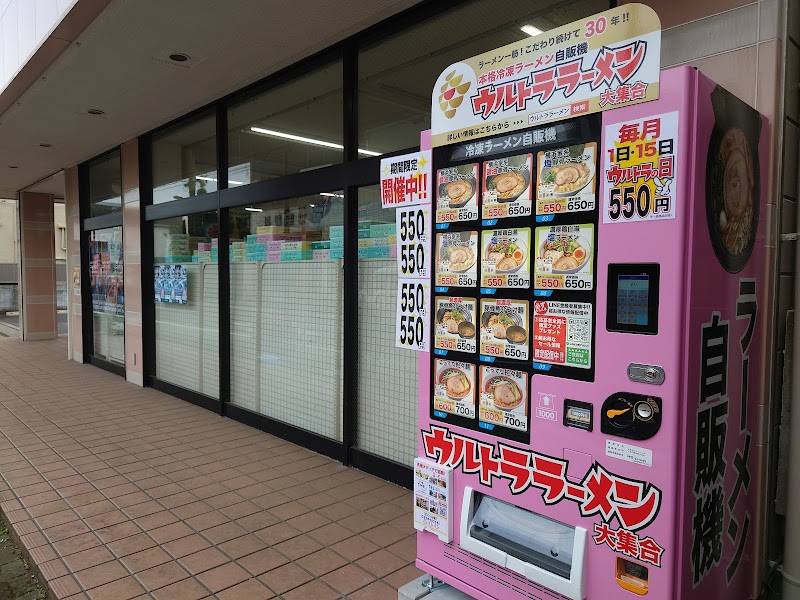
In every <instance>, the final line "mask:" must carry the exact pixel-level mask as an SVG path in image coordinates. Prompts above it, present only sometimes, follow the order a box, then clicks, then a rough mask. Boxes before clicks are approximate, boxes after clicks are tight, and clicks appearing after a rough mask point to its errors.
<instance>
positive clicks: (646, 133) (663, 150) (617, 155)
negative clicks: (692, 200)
mask: <svg viewBox="0 0 800 600" xmlns="http://www.w3.org/2000/svg"><path fill="white" fill-rule="evenodd" d="M604 130H605V133H604V135H605V148H606V152H605V156H604V157H603V202H604V210H603V222H604V223H632V222H636V221H651V220H655V219H674V218H675V202H676V193H675V192H676V189H677V183H676V181H675V179H676V177H677V167H678V147H677V145H678V113H677V112H671V113H667V114H663V115H654V116H652V117H646V118H644V119H631V120H630V121H626V122H623V123H615V124H613V125H607V126H606V127H605V128H604Z"/></svg>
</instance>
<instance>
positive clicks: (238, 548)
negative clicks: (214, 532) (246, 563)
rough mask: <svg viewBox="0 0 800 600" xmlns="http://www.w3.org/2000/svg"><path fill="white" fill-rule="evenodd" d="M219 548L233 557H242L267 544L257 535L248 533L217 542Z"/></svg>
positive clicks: (261, 548)
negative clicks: (220, 542)
mask: <svg viewBox="0 0 800 600" xmlns="http://www.w3.org/2000/svg"><path fill="white" fill-rule="evenodd" d="M218 547H219V549H220V550H222V551H223V552H225V554H227V555H228V556H230V557H231V558H233V559H238V558H242V557H243V556H247V555H248V554H253V553H254V552H258V551H259V550H263V549H264V548H266V547H267V544H266V543H265V542H263V541H262V540H261V539H259V538H258V537H257V536H255V535H253V534H251V533H248V534H247V535H243V536H242V537H238V538H236V539H233V540H230V541H227V542H224V543H222V544H219V546H218Z"/></svg>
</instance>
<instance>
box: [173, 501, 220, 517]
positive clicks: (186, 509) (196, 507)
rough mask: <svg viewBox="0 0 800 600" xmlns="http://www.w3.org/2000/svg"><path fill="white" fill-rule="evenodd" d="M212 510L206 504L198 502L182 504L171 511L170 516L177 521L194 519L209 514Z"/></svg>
mask: <svg viewBox="0 0 800 600" xmlns="http://www.w3.org/2000/svg"><path fill="white" fill-rule="evenodd" d="M212 510H214V509H212V508H211V507H210V506H209V505H208V504H206V503H205V502H203V501H202V500H199V501H197V502H192V503H191V504H184V505H183V506H178V507H176V508H173V509H172V514H174V515H175V516H176V517H178V518H179V519H183V520H186V519H190V518H192V517H196V516H197V515H202V514H205V513H207V512H211V511H212Z"/></svg>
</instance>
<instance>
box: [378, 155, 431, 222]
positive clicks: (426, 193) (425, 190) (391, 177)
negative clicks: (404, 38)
mask: <svg viewBox="0 0 800 600" xmlns="http://www.w3.org/2000/svg"><path fill="white" fill-rule="evenodd" d="M432 197H433V179H432V175H431V151H430V150H420V151H419V152H414V153H412V154H404V155H402V156H392V157H390V158H382V159H381V204H382V206H383V208H400V207H403V206H411V205H414V204H430V203H431V199H432Z"/></svg>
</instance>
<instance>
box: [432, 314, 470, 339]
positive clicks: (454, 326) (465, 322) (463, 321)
mask: <svg viewBox="0 0 800 600" xmlns="http://www.w3.org/2000/svg"><path fill="white" fill-rule="evenodd" d="M436 324H437V325H441V326H443V327H445V328H447V333H449V334H451V335H458V336H460V337H462V338H465V339H471V338H473V337H475V325H474V324H473V323H472V315H471V314H470V312H469V311H468V310H467V309H466V308H463V307H459V308H440V309H439V310H437V311H436Z"/></svg>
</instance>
